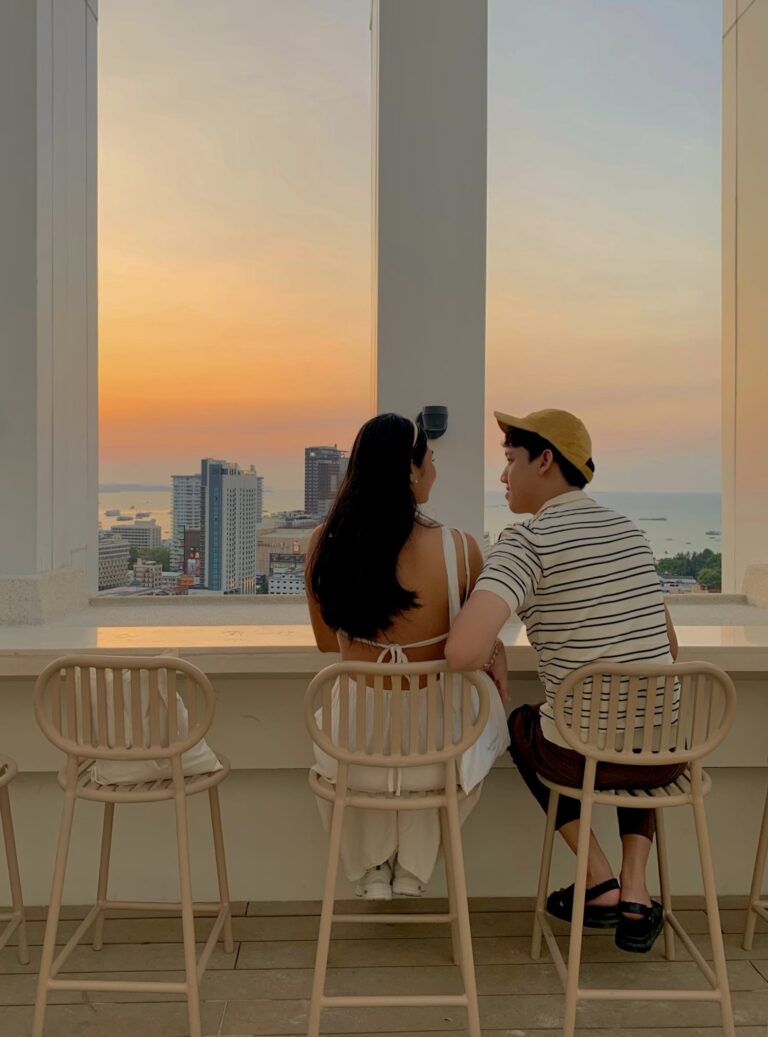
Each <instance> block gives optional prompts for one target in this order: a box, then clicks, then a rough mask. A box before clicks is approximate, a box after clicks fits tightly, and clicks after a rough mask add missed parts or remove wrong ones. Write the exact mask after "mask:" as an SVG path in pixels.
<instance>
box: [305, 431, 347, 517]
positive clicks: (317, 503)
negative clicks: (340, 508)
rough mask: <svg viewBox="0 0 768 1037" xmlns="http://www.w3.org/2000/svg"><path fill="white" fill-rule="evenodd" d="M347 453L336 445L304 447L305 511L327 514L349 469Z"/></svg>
mask: <svg viewBox="0 0 768 1037" xmlns="http://www.w3.org/2000/svg"><path fill="white" fill-rule="evenodd" d="M347 460H348V459H347V455H346V453H345V452H344V451H343V450H339V448H338V447H335V446H308V447H305V449H304V511H305V512H307V514H309V515H327V514H328V511H329V509H330V507H331V504H333V498H334V497H335V496H336V491H337V490H338V488H339V485H340V484H341V480H342V478H343V477H344V473H345V472H346V470H347Z"/></svg>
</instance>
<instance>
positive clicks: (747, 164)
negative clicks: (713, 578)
mask: <svg viewBox="0 0 768 1037" xmlns="http://www.w3.org/2000/svg"><path fill="white" fill-rule="evenodd" d="M723 29H724V37H723V577H724V578H723V590H725V591H740V590H742V588H743V587H744V585H745V584H744V579H745V575H746V573H747V570H748V569H749V568H750V567H752V566H755V565H760V564H766V563H768V406H767V405H766V403H767V397H766V388H767V387H768V194H767V193H766V184H768V119H767V118H766V101H767V99H768V62H766V57H765V56H766V54H767V53H768V0H754V2H752V3H750V0H726V2H725V4H724V26H723ZM753 576H754V573H753V574H751V583H753V585H754V581H753V579H752V577H753ZM766 603H767V604H768V600H767V601H766Z"/></svg>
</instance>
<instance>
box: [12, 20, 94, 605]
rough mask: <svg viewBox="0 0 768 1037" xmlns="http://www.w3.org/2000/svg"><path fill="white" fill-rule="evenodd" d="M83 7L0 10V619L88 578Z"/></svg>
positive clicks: (87, 114) (90, 180)
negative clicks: (0, 372)
mask: <svg viewBox="0 0 768 1037" xmlns="http://www.w3.org/2000/svg"><path fill="white" fill-rule="evenodd" d="M96 3H97V0H7V2H4V3H3V4H1V5H0V126H2V127H3V139H2V146H1V147H0V227H2V228H3V232H2V235H1V236H0V363H1V365H2V374H1V376H0V487H2V506H0V623H23V622H41V621H44V620H45V619H48V618H52V617H53V616H55V615H58V614H61V613H62V612H65V611H68V610H70V609H72V608H75V607H79V606H82V605H84V604H86V603H87V593H88V585H89V581H90V586H91V587H92V588H95V583H96V565H97V532H96V530H97V521H98V519H97V514H98V511H97V507H98V485H97V481H98V455H97V378H96V371H97V364H96V25H97V10H96Z"/></svg>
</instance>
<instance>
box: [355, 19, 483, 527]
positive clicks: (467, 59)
mask: <svg viewBox="0 0 768 1037" xmlns="http://www.w3.org/2000/svg"><path fill="white" fill-rule="evenodd" d="M372 30H373V99H374V113H373V126H374V131H373V132H374V148H373V150H374V191H373V212H374V246H373V257H374V273H373V285H374V310H373V312H374V343H375V348H376V367H375V377H376V410H377V411H378V412H379V413H382V412H385V411H396V412H398V413H402V414H405V415H406V416H408V417H415V416H416V414H417V413H418V412H419V410H420V409H421V408H422V406H424V405H425V404H444V405H445V406H447V407H448V411H449V419H448V432H447V433H446V434H445V436H444V437H443V438H442V439H440V440H437V441H436V442H435V453H436V461H437V465H438V482H437V484H436V487H435V491H434V494H433V498H432V501H431V502H430V508H429V511H430V513H431V514H433V515H434V516H435V517H436V518H438V519H440V521H442V522H445V523H448V524H450V525H453V526H459V527H462V528H464V529H468V530H469V531H471V532H472V533H474V534H475V535H476V536H478V537H480V536H481V535H482V532H483V489H484V488H483V469H484V464H483V460H484V459H483V428H484V423H483V407H484V405H485V219H486V122H487V119H486V93H487V64H488V58H487V49H488V48H487V42H488V40H487V35H488V32H487V5H486V0H471V2H468V0H373V7H372Z"/></svg>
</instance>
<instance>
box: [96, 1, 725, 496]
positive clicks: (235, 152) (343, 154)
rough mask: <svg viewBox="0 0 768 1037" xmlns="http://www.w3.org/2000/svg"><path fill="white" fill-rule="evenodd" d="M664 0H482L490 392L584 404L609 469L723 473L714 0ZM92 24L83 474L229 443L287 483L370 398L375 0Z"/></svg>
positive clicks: (193, 464) (638, 481)
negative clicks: (93, 364)
mask: <svg viewBox="0 0 768 1037" xmlns="http://www.w3.org/2000/svg"><path fill="white" fill-rule="evenodd" d="M666 4H667V0H642V3H641V2H640V0H636V2H635V0H627V2H626V3H625V4H624V6H623V7H621V9H618V8H617V7H616V6H615V5H614V6H611V5H610V4H608V5H606V3H605V2H604V0H603V2H601V0H579V2H578V3H573V2H572V0H542V2H541V4H539V5H538V6H536V5H533V6H532V5H517V4H508V3H505V2H502V0H491V4H490V23H489V28H490V31H489V35H490V41H491V42H490V51H489V202H488V212H489V231H488V329H487V330H488V339H487V341H488V360H487V377H488V392H487V397H488V410H489V412H490V410H492V409H493V407H500V408H502V409H508V410H520V411H527V410H531V409H535V408H537V407H540V406H549V405H555V406H564V407H568V408H570V409H573V410H577V411H578V412H579V413H580V414H582V415H583V416H584V418H585V420H587V422H588V424H589V426H590V428H591V430H592V433H593V440H594V441H595V444H596V458H597V460H598V472H599V474H600V475H601V476H602V479H601V486H600V488H604V489H633V488H638V489H670V488H677V487H680V488H685V489H716V488H718V486H719V472H718V471H717V464H718V450H719V446H718V444H719V362H718V350H719V293H718V288H719V285H718V277H719V274H718V262H719V255H718V242H717V235H718V233H719V227H718V224H717V215H716V209H715V207H716V204H717V192H718V190H719V185H718V182H717V165H716V161H715V160H716V156H717V153H718V148H719V142H718V140H717V125H718V119H719V113H718V112H717V111H714V112H713V111H712V109H713V105H714V106H715V107H716V105H717V103H718V102H717V96H716V90H715V88H714V87H713V83H716V80H717V75H719V70H718V69H714V75H713V69H712V68H710V67H709V65H708V64H707V62H709V63H710V64H711V63H712V61H713V60H715V59H713V58H712V57H711V55H717V53H718V47H717V46H715V45H714V44H717V43H718V41H719V36H717V29H716V24H717V23H716V20H715V17H714V14H713V13H712V12H714V10H715V8H716V7H717V5H716V3H715V2H714V0H680V2H679V4H678V5H676V7H675V13H674V14H673V13H672V12H671V11H670V8H669V6H668V5H667V6H665V5H666ZM691 5H693V6H691ZM697 5H698V6H697ZM710 7H712V12H710V11H709V8H710ZM577 9H578V10H577ZM632 12H635V14H634V20H633V19H632V18H631V17H629V14H631V13H632ZM694 12H698V14H699V15H702V14H703V13H706V15H707V18H710V16H711V20H712V24H713V26H715V29H713V34H714V35H713V39H714V44H713V43H712V41H711V40H710V39H709V35H711V34H710V33H709V23H708V22H707V23H706V25H703V26H702V24H699V28H698V29H697V33H698V35H697V33H693V34H692V33H691V32H690V31H688V29H689V27H688V26H686V24H685V17H686V15H691V16H692V15H693V14H694ZM590 14H593V15H594V16H595V21H594V22H590V18H589V15H590ZM598 16H599V17H598ZM699 23H701V18H700V19H699ZM684 30H685V31H684ZM99 31H100V44H99V45H100V54H99V62H100V97H99V105H100V111H99V120H100V123H99V133H100V157H99V162H100V167H99V176H100V182H99V191H100V212H99V220H100V226H99V233H100V270H99V276H100V285H99V293H100V328H99V333H100V406H101V424H100V429H101V433H100V434H101V481H102V482H152V483H167V482H169V481H170V480H169V477H170V475H171V473H172V472H184V471H194V470H197V469H198V468H199V461H200V458H201V457H203V456H214V457H226V458H229V459H232V460H236V461H239V462H240V463H242V464H250V463H254V464H255V465H256V467H257V469H258V470H259V471H260V472H263V473H264V474H265V476H266V481H267V484H268V485H271V486H272V487H274V489H275V491H276V492H277V493H279V494H280V495H282V496H284V495H285V494H286V493H288V494H295V495H296V498H297V501H298V499H299V498H300V496H301V491H302V476H303V448H304V446H305V445H308V444H310V443H319V442H322V443H334V442H336V443H339V445H342V446H348V445H349V444H350V442H351V439H352V437H353V435H354V432H355V430H356V428H357V427H358V426H359V424H360V423H361V422H362V421H363V420H364V419H365V418H366V417H368V416H369V414H370V406H371V393H370V386H371V359H372V358H371V350H370V245H371V237H370V226H371V221H370V37H369V32H368V4H367V3H365V2H363V0H333V2H332V3H328V4H317V3H316V2H313V0H280V2H279V3H278V2H277V0H222V3H220V4H218V5H216V6H215V9H214V7H213V5H211V4H210V3H208V2H204V0H164V2H163V4H160V5H158V4H156V3H154V2H152V0H131V2H130V3H125V0H102V4H101V7H100V30H99ZM665 34H666V35H665ZM521 40H524V41H526V46H522V45H521V42H520V41H521ZM686 48H687V49H686ZM651 55H652V61H651V60H650V56H651ZM537 77H538V78H537ZM601 77H602V78H601ZM606 83H609V84H610V87H611V89H610V91H609V92H606V90H605V85H606ZM713 127H714V129H713ZM488 438H489V456H488V465H489V478H491V477H492V476H491V473H495V467H496V460H495V444H496V440H497V438H498V436H497V433H496V431H495V429H494V427H493V421H492V419H490V418H489V422H488ZM493 477H495V476H493ZM603 479H604V480H605V481H602V480H603Z"/></svg>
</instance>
